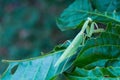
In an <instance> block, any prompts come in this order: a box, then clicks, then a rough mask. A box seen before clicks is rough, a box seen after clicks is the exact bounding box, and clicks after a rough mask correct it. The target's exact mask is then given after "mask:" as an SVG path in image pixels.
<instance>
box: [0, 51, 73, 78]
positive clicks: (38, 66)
mask: <svg viewBox="0 0 120 80" xmlns="http://www.w3.org/2000/svg"><path fill="white" fill-rule="evenodd" d="M63 51H64V50H59V51H56V52H54V53H50V54H49V55H46V56H41V57H38V58H33V59H28V60H20V61H9V60H5V61H4V62H9V67H8V68H7V70H6V71H5V72H4V73H3V75H2V77H1V79H2V80H50V78H51V77H53V76H55V75H58V74H60V73H62V72H64V71H65V70H66V69H68V68H69V66H71V64H72V60H71V59H70V58H68V59H67V60H65V61H64V62H62V63H61V64H60V65H59V66H56V67H55V66H54V65H55V63H56V61H57V60H58V58H59V57H60V56H61V54H62V52H63Z"/></svg>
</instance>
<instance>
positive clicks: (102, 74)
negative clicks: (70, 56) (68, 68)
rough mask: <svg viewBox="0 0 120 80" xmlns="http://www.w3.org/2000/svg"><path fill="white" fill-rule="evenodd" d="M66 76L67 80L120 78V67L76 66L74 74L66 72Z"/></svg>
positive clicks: (111, 79) (115, 79)
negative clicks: (86, 67) (88, 68)
mask: <svg viewBox="0 0 120 80" xmlns="http://www.w3.org/2000/svg"><path fill="white" fill-rule="evenodd" d="M65 77H66V78H67V80H119V79H120V67H107V68H102V67H96V68H94V69H92V70H85V69H81V68H76V69H75V71H74V72H73V73H72V74H70V73H67V74H65Z"/></svg>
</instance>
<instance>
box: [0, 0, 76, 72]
mask: <svg viewBox="0 0 120 80" xmlns="http://www.w3.org/2000/svg"><path fill="white" fill-rule="evenodd" d="M73 1H74V0H0V61H1V60H2V59H12V60H13V59H25V58H31V57H36V56H40V55H41V52H43V53H47V52H49V51H51V50H52V49H53V48H54V46H56V45H58V44H62V43H63V42H64V41H66V40H68V39H72V38H73V37H74V36H75V35H76V33H77V31H64V32H61V31H60V30H59V29H58V27H57V25H56V18H57V17H58V16H59V15H60V14H61V13H62V11H63V10H64V9H65V8H66V7H67V6H68V5H69V4H71V3H72V2H73ZM5 68H6V64H4V63H1V62H0V73H2V72H3V71H4V70H5Z"/></svg>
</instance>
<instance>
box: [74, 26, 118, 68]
mask: <svg viewBox="0 0 120 80" xmlns="http://www.w3.org/2000/svg"><path fill="white" fill-rule="evenodd" d="M119 30H120V26H115V27H112V26H111V25H108V29H107V31H106V32H104V33H102V34H101V35H100V36H99V37H98V38H95V39H90V40H88V41H87V42H86V44H85V46H84V47H83V48H82V50H81V51H80V54H79V56H78V57H77V59H76V61H75V65H76V66H78V67H81V68H86V69H91V68H94V67H96V66H102V67H105V66H113V65H112V64H111V63H113V62H114V64H115V66H119V61H120V31H119ZM108 63H109V64H108Z"/></svg>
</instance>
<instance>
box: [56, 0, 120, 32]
mask: <svg viewBox="0 0 120 80" xmlns="http://www.w3.org/2000/svg"><path fill="white" fill-rule="evenodd" d="M119 5H120V0H75V2H74V3H73V4H71V5H70V6H69V7H68V8H67V9H65V10H64V12H63V13H62V14H61V16H60V18H58V19H57V25H58V27H59V28H60V29H61V30H67V29H74V28H76V27H77V26H79V25H80V23H81V22H82V21H84V20H86V19H87V18H88V17H91V18H92V19H93V20H95V21H100V22H104V23H106V22H107V23H108V22H115V23H120V6H119Z"/></svg>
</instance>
